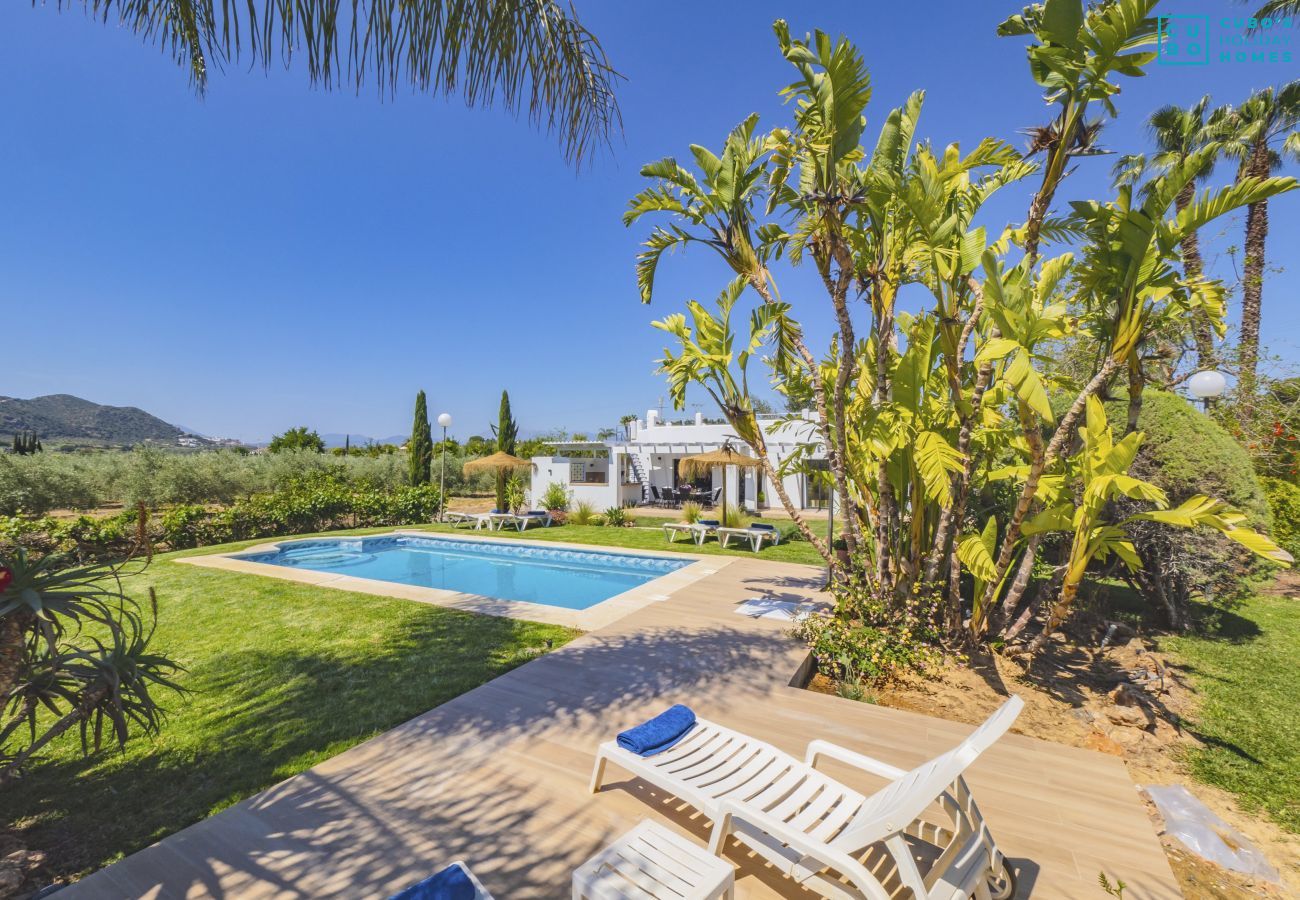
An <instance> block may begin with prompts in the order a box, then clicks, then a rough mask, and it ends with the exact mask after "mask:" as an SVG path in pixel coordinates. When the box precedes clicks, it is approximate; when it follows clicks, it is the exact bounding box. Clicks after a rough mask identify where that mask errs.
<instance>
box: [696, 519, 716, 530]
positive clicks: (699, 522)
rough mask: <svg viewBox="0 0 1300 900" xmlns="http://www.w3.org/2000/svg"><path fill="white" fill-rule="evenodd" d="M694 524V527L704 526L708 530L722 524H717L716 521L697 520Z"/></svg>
mask: <svg viewBox="0 0 1300 900" xmlns="http://www.w3.org/2000/svg"><path fill="white" fill-rule="evenodd" d="M695 524H696V525H704V526H706V527H708V528H717V527H718V526H719V525H721V524H722V523H721V522H719V521H718V520H717V519H699V520H697V521H696V522H695Z"/></svg>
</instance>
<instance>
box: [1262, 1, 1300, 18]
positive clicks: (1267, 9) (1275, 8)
mask: <svg viewBox="0 0 1300 900" xmlns="http://www.w3.org/2000/svg"><path fill="white" fill-rule="evenodd" d="M1296 15H1300V0H1268V2H1267V3H1265V4H1264V5H1263V6H1261V7H1260V8H1259V9H1257V10H1255V18H1256V19H1283V18H1286V17H1287V16H1296Z"/></svg>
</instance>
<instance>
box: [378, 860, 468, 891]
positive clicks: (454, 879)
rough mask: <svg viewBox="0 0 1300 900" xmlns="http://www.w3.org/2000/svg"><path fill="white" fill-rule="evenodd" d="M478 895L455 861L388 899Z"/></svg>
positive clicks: (462, 868) (465, 873)
mask: <svg viewBox="0 0 1300 900" xmlns="http://www.w3.org/2000/svg"><path fill="white" fill-rule="evenodd" d="M478 897H479V892H478V888H477V887H475V885H474V882H473V881H471V880H470V877H469V873H468V872H466V871H465V868H464V867H463V866H461V865H460V864H459V863H457V864H454V865H450V866H448V867H447V868H445V869H443V870H442V871H441V872H439V873H437V874H436V875H430V876H429V877H428V878H426V879H424V880H423V881H417V882H416V883H415V884H413V885H411V886H410V887H408V888H404V889H402V890H401V891H399V892H398V893H396V894H393V896H391V897H389V898H388V900H476V898H478Z"/></svg>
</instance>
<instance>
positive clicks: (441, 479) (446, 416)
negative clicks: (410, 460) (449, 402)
mask: <svg viewBox="0 0 1300 900" xmlns="http://www.w3.org/2000/svg"><path fill="white" fill-rule="evenodd" d="M438 424H439V425H441V426H442V471H441V472H439V473H438V501H439V503H440V505H441V510H440V512H439V514H438V521H439V522H441V521H442V519H443V517H444V514H445V513H446V512H447V426H448V425H450V424H451V413H439V414H438Z"/></svg>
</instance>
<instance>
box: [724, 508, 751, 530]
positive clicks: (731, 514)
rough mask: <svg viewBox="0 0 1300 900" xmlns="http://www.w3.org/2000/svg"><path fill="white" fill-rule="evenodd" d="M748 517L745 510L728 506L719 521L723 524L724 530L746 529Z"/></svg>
mask: <svg viewBox="0 0 1300 900" xmlns="http://www.w3.org/2000/svg"><path fill="white" fill-rule="evenodd" d="M746 515H747V514H746V512H745V511H744V510H743V509H736V507H734V506H728V507H727V509H726V512H723V513H719V514H718V521H719V522H721V523H722V527H723V528H744V527H745V516H746Z"/></svg>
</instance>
